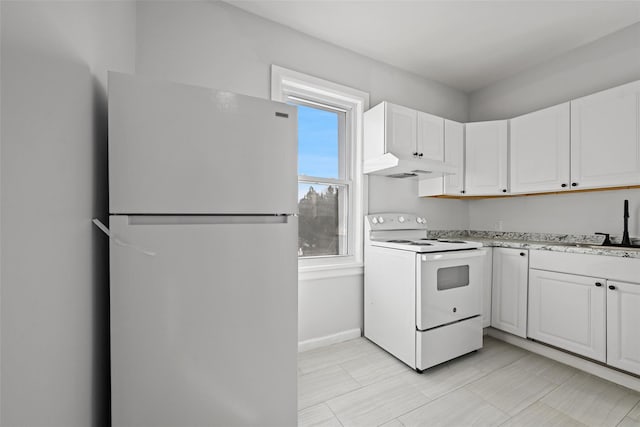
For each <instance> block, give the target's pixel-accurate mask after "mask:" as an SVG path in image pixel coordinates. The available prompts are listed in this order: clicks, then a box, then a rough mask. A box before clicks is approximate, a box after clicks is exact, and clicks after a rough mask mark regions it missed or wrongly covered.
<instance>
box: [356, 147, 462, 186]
mask: <svg viewBox="0 0 640 427" xmlns="http://www.w3.org/2000/svg"><path fill="white" fill-rule="evenodd" d="M457 169H458V168H457V167H456V166H454V165H452V164H450V163H444V162H440V161H436V160H429V159H400V158H398V157H396V156H394V155H393V154H392V153H386V154H383V155H382V156H379V157H374V158H372V159H368V160H365V161H364V164H363V168H362V171H363V173H365V174H368V175H380V176H386V177H389V178H417V179H420V180H422V179H429V178H442V177H443V176H445V175H455V173H456V172H457Z"/></svg>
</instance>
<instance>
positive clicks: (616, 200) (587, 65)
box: [469, 23, 640, 235]
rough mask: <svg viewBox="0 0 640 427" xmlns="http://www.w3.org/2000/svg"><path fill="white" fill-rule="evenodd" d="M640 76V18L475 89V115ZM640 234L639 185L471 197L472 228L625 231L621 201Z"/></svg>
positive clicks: (519, 109) (543, 103)
mask: <svg viewBox="0 0 640 427" xmlns="http://www.w3.org/2000/svg"><path fill="white" fill-rule="evenodd" d="M638 79H640V23H639V24H635V25H633V26H630V27H627V28H625V29H623V30H621V31H618V32H616V33H613V34H611V35H609V36H607V37H604V38H602V39H599V40H596V41H595V42H592V43H590V44H587V45H585V46H582V47H580V48H578V49H575V50H573V51H571V52H569V53H568V54H566V55H563V56H561V57H559V58H556V59H553V60H551V61H549V62H547V63H545V64H542V65H540V66H537V67H535V68H532V69H529V70H527V71H524V72H522V73H520V74H518V75H515V76H513V77H511V78H508V79H505V80H502V81H500V82H497V83H495V84H493V85H491V86H489V87H487V88H484V89H482V90H479V91H477V92H474V93H472V94H471V95H470V119H471V120H472V121H480V120H493V119H503V118H510V117H514V116H517V115H519V114H522V113H526V112H530V111H535V110H536V109H539V108H543V107H547V106H550V105H554V104H557V103H561V102H565V101H568V100H570V99H572V98H577V97H580V96H583V95H588V94H590V93H593V92H597V91H599V90H603V89H607V88H610V87H613V86H617V85H620V84H623V83H627V82H630V81H633V80H638ZM624 199H628V200H629V203H630V205H631V211H632V212H631V213H632V215H631V218H630V221H629V224H630V228H631V233H632V234H635V235H639V234H640V190H619V191H605V192H594V193H580V194H570V195H548V196H533V197H514V198H510V199H486V200H474V201H469V225H470V228H472V229H478V230H494V229H495V225H496V221H498V220H502V221H503V229H504V230H505V231H537V232H553V233H593V232H595V231H602V232H606V233H614V234H622V204H623V200H624Z"/></svg>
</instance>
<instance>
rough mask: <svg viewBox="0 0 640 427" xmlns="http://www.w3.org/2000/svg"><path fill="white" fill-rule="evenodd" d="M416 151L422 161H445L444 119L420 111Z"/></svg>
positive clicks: (418, 114)
mask: <svg viewBox="0 0 640 427" xmlns="http://www.w3.org/2000/svg"><path fill="white" fill-rule="evenodd" d="M417 120H418V135H417V141H416V144H417V145H416V151H417V152H418V156H419V157H420V158H421V159H430V160H436V161H439V162H443V161H444V119H443V118H442V117H438V116H434V115H432V114H427V113H423V112H421V111H419V112H418V113H417Z"/></svg>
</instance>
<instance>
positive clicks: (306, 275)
mask: <svg viewBox="0 0 640 427" xmlns="http://www.w3.org/2000/svg"><path fill="white" fill-rule="evenodd" d="M363 273H364V267H363V264H362V262H357V261H350V262H342V263H337V262H336V263H334V264H331V261H329V260H327V263H326V264H323V265H302V263H301V262H298V281H302V280H318V279H330V278H333V277H348V276H361V275H362V274H363Z"/></svg>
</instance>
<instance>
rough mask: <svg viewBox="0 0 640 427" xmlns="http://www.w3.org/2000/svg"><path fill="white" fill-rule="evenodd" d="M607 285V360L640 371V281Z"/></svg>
mask: <svg viewBox="0 0 640 427" xmlns="http://www.w3.org/2000/svg"><path fill="white" fill-rule="evenodd" d="M607 287H608V289H607V364H609V365H611V366H615V367H616V368H620V369H623V370H625V371H629V372H633V373H634V374H640V327H639V326H640V284H639V283H623V282H615V281H611V280H610V281H608V282H607Z"/></svg>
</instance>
